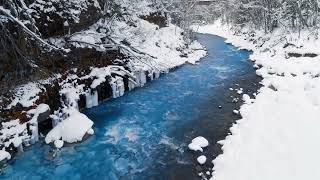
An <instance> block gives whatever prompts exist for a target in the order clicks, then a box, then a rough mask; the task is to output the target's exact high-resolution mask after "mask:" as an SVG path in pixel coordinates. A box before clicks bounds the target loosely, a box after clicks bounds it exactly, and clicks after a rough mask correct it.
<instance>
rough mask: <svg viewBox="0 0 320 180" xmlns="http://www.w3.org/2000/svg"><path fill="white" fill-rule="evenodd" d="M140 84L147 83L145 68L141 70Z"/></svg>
mask: <svg viewBox="0 0 320 180" xmlns="http://www.w3.org/2000/svg"><path fill="white" fill-rule="evenodd" d="M140 82H141V84H140V86H141V87H142V86H144V85H145V84H146V83H147V76H146V74H145V72H144V71H143V70H141V71H140Z"/></svg>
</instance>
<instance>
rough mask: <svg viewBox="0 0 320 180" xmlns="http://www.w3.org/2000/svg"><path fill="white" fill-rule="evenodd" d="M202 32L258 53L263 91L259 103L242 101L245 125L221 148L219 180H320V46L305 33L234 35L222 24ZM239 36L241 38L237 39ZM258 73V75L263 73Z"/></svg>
mask: <svg viewBox="0 0 320 180" xmlns="http://www.w3.org/2000/svg"><path fill="white" fill-rule="evenodd" d="M198 30H199V32H201V33H209V34H214V35H218V36H222V37H224V38H226V42H228V43H232V44H233V45H235V46H238V47H239V48H243V49H249V50H252V51H253V54H252V55H251V57H250V58H251V60H253V61H254V62H255V64H256V67H257V75H259V76H262V77H263V81H262V84H263V85H264V86H263V87H262V88H261V89H260V90H259V93H258V94H257V95H256V97H251V98H252V99H250V98H249V97H248V95H243V99H244V102H245V104H244V105H243V106H242V107H241V109H240V113H241V116H242V119H240V120H238V121H237V123H236V124H234V126H233V127H232V128H231V135H229V136H228V137H226V139H225V140H223V141H221V142H220V143H221V144H222V145H223V147H222V149H223V154H221V155H219V156H218V157H217V158H216V159H215V160H214V161H213V163H214V168H213V173H212V175H213V176H212V179H214V180H235V179H238V180H257V179H258V180H284V179H290V180H294V179H297V180H301V179H308V180H318V179H320V171H319V165H318V163H319V162H320V156H319V152H320V141H319V138H320V131H319V128H320V119H319V118H320V95H319V92H320V76H319V75H320V57H319V56H317V57H314V58H311V57H290V53H298V54H302V56H306V55H305V54H308V53H309V54H310V53H312V54H315V55H317V54H318V55H319V54H320V47H319V46H320V40H318V39H317V38H315V37H314V36H313V34H311V33H309V32H307V31H305V32H302V33H301V36H300V38H299V35H298V33H289V32H284V31H280V30H279V31H275V32H274V33H272V34H264V33H262V32H250V31H248V30H246V29H241V30H239V29H238V30H237V29H234V28H233V29H232V28H231V27H229V26H227V25H222V24H221V23H220V22H219V21H217V22H216V23H215V24H212V25H206V26H201V27H199V29H198ZM235 32H237V33H235ZM258 68H259V69H258Z"/></svg>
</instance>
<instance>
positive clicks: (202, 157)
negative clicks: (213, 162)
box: [197, 155, 207, 165]
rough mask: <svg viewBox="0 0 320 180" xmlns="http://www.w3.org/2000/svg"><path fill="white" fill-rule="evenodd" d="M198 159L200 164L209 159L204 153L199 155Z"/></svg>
mask: <svg viewBox="0 0 320 180" xmlns="http://www.w3.org/2000/svg"><path fill="white" fill-rule="evenodd" d="M197 161H198V163H199V164H201V165H203V164H205V163H206V161H207V157H206V156H204V155H202V156H199V157H198V158H197Z"/></svg>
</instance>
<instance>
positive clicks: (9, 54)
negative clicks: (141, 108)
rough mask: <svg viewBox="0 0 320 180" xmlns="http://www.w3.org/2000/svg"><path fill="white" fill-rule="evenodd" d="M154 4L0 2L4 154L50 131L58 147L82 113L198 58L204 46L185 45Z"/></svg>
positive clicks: (0, 142) (0, 138)
mask: <svg viewBox="0 0 320 180" xmlns="http://www.w3.org/2000/svg"><path fill="white" fill-rule="evenodd" d="M157 7H160V6H159V5H158V4H154V3H152V2H151V1H148V0H144V1H141V0H140V1H137V2H136V1H129V0H121V1H118V0H114V1H104V0H100V1H97V0H89V1H87V0H80V1H79V0H77V1H75V0H59V1H57V0H48V1H42V0H19V1H11V0H10V1H7V0H6V1H2V0H0V28H1V31H0V33H1V36H0V42H1V43H0V49H3V51H0V60H1V62H0V80H1V84H0V86H1V87H0V92H1V95H0V102H1V103H0V121H1V127H0V155H4V154H7V152H9V154H11V155H13V154H15V153H16V152H17V151H22V150H23V147H25V146H29V145H30V144H32V143H35V142H36V141H38V140H39V134H40V133H41V134H43V135H45V134H46V133H48V131H50V132H49V134H48V137H47V138H46V140H48V141H46V142H47V143H53V144H58V145H59V147H60V145H63V142H68V139H70V138H68V137H67V136H66V135H65V134H63V133H62V134H59V136H58V135H57V134H56V133H54V132H61V130H59V129H57V128H59V127H61V126H63V125H65V124H69V125H70V123H68V121H71V122H74V119H73V118H72V117H73V116H75V117H83V115H79V110H81V109H83V108H90V107H92V106H96V105H97V104H98V103H99V102H100V101H103V100H105V99H108V98H117V97H119V96H122V95H123V94H124V92H125V91H129V90H131V89H133V88H135V87H141V86H143V85H144V84H145V83H146V82H147V81H149V80H153V79H155V78H158V77H159V75H160V74H161V73H164V72H168V71H169V70H170V69H172V68H174V67H176V66H179V65H182V64H184V63H186V62H190V63H194V62H195V61H197V60H199V59H200V57H202V56H203V55H204V54H205V52H204V51H203V50H199V49H201V48H202V47H201V45H200V44H198V43H196V42H195V43H193V44H191V45H190V46H187V45H186V43H185V41H184V38H183V36H182V34H183V31H182V30H181V29H180V28H179V27H176V26H175V25H173V24H171V23H170V20H169V19H168V16H167V14H166V13H165V12H162V11H161V10H159V9H161V8H157ZM187 47H188V48H187ZM82 119H83V123H84V124H87V125H91V126H92V123H91V122H88V121H87V118H85V117H84V118H82ZM64 121H66V122H64ZM62 122H64V123H63V124H62V125H59V124H61V123H62ZM79 123H80V121H79ZM71 125H72V123H71ZM78 125H79V127H84V128H79V129H78V130H79V131H83V132H79V133H78V134H81V135H83V134H87V133H89V134H91V132H92V131H91V129H90V127H91V126H90V127H88V126H81V125H80V124H77V125H76V126H77V127H78ZM52 128H53V129H52ZM86 128H87V129H86ZM51 129H52V130H51ZM87 131H88V132H87ZM52 134H54V135H55V136H53V135H52ZM57 137H58V138H57ZM40 139H41V138H40ZM72 139H73V140H74V139H76V140H81V139H82V137H75V138H72ZM61 141H62V143H61ZM2 157H5V156H2ZM4 159H5V158H4ZM7 159H9V158H7ZM1 160H2V159H1ZM1 160H0V161H1Z"/></svg>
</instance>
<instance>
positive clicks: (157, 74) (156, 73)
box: [154, 71, 160, 79]
mask: <svg viewBox="0 0 320 180" xmlns="http://www.w3.org/2000/svg"><path fill="white" fill-rule="evenodd" d="M154 75H155V78H156V79H158V78H159V77H160V72H159V71H155V72H154Z"/></svg>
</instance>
